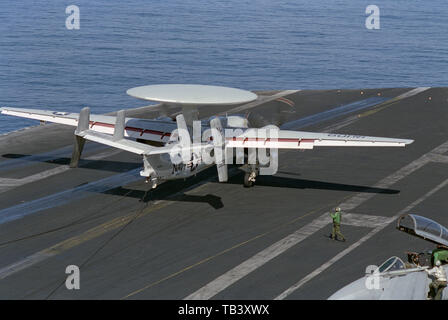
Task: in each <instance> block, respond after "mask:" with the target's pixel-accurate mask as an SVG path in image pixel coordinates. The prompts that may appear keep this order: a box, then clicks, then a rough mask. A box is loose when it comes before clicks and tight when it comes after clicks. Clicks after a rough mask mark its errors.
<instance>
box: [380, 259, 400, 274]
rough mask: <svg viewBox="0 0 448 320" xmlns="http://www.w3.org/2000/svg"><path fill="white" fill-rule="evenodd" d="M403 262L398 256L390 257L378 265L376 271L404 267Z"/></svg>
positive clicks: (395, 269) (381, 271)
mask: <svg viewBox="0 0 448 320" xmlns="http://www.w3.org/2000/svg"><path fill="white" fill-rule="evenodd" d="M405 268H406V267H405V264H404V262H403V261H402V260H401V259H400V258H398V257H391V258H389V259H387V260H386V261H384V262H383V264H382V265H380V266H379V267H378V272H380V273H383V272H388V271H397V270H403V269H405Z"/></svg>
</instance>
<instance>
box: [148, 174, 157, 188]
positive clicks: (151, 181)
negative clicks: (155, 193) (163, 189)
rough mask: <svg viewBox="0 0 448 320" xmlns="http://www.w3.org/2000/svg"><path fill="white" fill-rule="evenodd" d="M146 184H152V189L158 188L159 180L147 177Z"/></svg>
mask: <svg viewBox="0 0 448 320" xmlns="http://www.w3.org/2000/svg"><path fill="white" fill-rule="evenodd" d="M145 183H150V184H151V189H155V188H157V178H151V177H147V178H146V179H145Z"/></svg>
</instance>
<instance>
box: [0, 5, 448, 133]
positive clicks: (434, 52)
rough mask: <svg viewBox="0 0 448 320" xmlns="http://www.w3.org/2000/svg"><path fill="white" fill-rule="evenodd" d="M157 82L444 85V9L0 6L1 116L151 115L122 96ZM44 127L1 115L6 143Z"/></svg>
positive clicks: (447, 45) (447, 58) (447, 61)
mask: <svg viewBox="0 0 448 320" xmlns="http://www.w3.org/2000/svg"><path fill="white" fill-rule="evenodd" d="M371 4H374V5H377V6H378V8H379V9H380V29H378V30H368V29H367V28H366V26H365V21H366V18H367V16H368V15H367V14H366V12H365V11H366V7H367V6H368V5H371ZM69 5H76V6H78V8H79V10H80V29H79V30H68V29H67V28H66V24H65V21H66V19H67V17H68V16H69V14H66V7H67V6H69ZM160 83H198V84H212V85H222V86H231V87H237V88H241V89H248V90H271V89H334V88H338V89H339V88H366V87H369V88H384V87H417V86H447V85H448V1H446V0H433V1H423V0H414V1H406V0H393V1H391V0H370V1H362V0H344V1H342V0H322V1H319V0H316V1H300V0H291V1H285V0H276V1H272V0H269V1H268V0H251V1H248V0H238V1H236V0H226V1H210V0H181V1H180V0H146V1H144V0H128V1H118V0H89V1H87V0H70V1H61V0H36V1H32V0H29V1H20V0H17V1H7V0H0V106H10V107H22V108H39V109H50V110H57V111H62V110H63V111H70V112H78V111H79V110H80V109H81V108H82V107H85V106H90V107H91V108H92V112H93V113H106V112H110V111H114V110H118V109H123V108H133V107H138V106H143V105H147V103H145V102H144V101H139V100H136V99H134V98H131V97H129V96H127V95H126V90H127V89H128V88H132V87H135V86H141V85H147V84H160ZM36 124H37V122H36V121H32V120H26V119H19V118H14V117H9V116H0V133H5V132H10V131H14V130H18V129H20V128H23V127H27V126H30V125H36Z"/></svg>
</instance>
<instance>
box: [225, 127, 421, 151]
mask: <svg viewBox="0 0 448 320" xmlns="http://www.w3.org/2000/svg"><path fill="white" fill-rule="evenodd" d="M272 130H273V129H269V128H266V127H265V128H261V129H249V130H247V131H245V132H243V133H242V134H239V135H236V136H235V137H233V138H226V139H227V147H235V148H278V149H313V148H314V147H404V146H405V145H407V144H410V143H412V142H414V140H409V139H395V138H383V137H369V136H360V135H350V134H339V133H317V132H306V131H289V130H277V131H275V129H274V130H273V131H272Z"/></svg>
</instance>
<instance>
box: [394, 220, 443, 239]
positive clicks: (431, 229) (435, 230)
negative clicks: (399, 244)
mask: <svg viewBox="0 0 448 320" xmlns="http://www.w3.org/2000/svg"><path fill="white" fill-rule="evenodd" d="M397 229H398V230H400V231H403V232H406V233H409V234H411V235H414V236H417V237H420V238H423V239H425V240H428V241H431V242H434V243H436V244H440V245H444V246H448V229H447V228H445V227H444V226H442V225H441V224H440V223H437V222H435V221H434V220H431V219H428V218H425V217H422V216H419V215H416V214H406V215H403V216H401V217H400V218H399V219H398V223H397Z"/></svg>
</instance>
